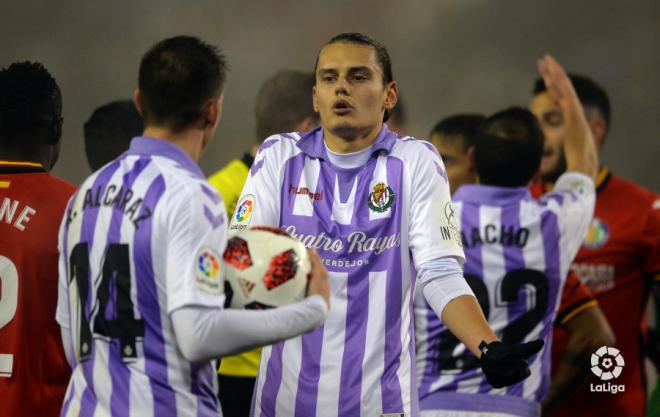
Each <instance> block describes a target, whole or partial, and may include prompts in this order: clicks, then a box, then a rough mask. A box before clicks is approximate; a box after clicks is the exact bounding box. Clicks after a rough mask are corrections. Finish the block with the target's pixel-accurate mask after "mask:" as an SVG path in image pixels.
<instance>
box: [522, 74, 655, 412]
mask: <svg viewBox="0 0 660 417" xmlns="http://www.w3.org/2000/svg"><path fill="white" fill-rule="evenodd" d="M571 80H572V82H573V85H574V86H575V90H576V92H577V95H578V97H579V99H580V101H581V102H582V104H583V106H584V108H585V113H586V116H587V121H588V123H589V127H590V129H591V132H592V134H593V137H594V140H595V141H596V142H595V143H596V147H597V149H598V150H599V151H601V150H602V149H603V146H604V144H605V139H606V137H607V133H608V130H609V127H610V124H611V109H610V102H609V99H608V97H607V93H606V92H605V90H604V89H603V88H602V87H601V86H599V85H598V84H596V83H595V82H594V81H593V80H591V79H589V78H587V77H584V76H571ZM531 110H532V112H533V113H534V114H535V115H536V117H537V118H538V120H539V123H540V124H541V128H542V129H543V133H544V135H545V137H546V148H545V150H544V157H543V160H542V163H541V180H540V181H538V182H537V183H536V184H535V192H536V193H540V192H542V191H543V190H547V189H551V188H552V186H553V184H554V183H555V181H556V178H557V175H559V174H560V173H561V172H563V171H564V165H565V157H564V155H562V153H561V152H560V150H561V144H562V142H564V141H565V140H566V139H565V136H566V134H565V129H566V120H565V119H564V117H563V115H562V114H561V112H559V111H558V109H557V105H556V104H555V103H554V101H553V100H552V99H551V98H550V94H549V93H548V91H547V89H546V88H545V87H544V86H543V83H540V82H538V81H537V82H536V83H535V85H534V95H533V98H532V102H531ZM596 189H597V198H596V209H595V214H594V219H593V221H592V223H591V225H590V226H589V229H588V232H587V235H586V238H585V239H584V244H583V245H582V248H581V249H580V251H579V252H578V254H577V256H576V258H575V262H574V263H573V265H572V268H573V270H574V271H575V272H576V273H577V274H578V275H579V276H580V278H581V279H582V281H583V282H584V283H585V284H586V285H587V286H588V287H589V288H590V289H591V291H592V292H593V293H594V295H595V296H596V299H597V300H598V303H599V305H600V306H601V308H602V309H603V312H604V313H605V316H606V317H607V320H608V321H609V323H610V325H611V326H612V329H613V330H614V335H615V338H616V343H617V348H618V349H619V350H620V353H621V355H622V356H623V358H624V361H625V367H624V368H623V369H622V372H621V374H620V376H619V377H618V378H616V379H614V380H612V381H609V382H610V383H611V384H616V385H624V386H625V391H622V392H617V393H616V394H611V393H602V392H591V390H592V385H593V386H597V385H601V384H603V383H606V381H602V380H601V379H600V378H598V377H596V376H595V375H592V376H591V378H590V379H589V380H588V382H589V384H587V385H585V386H583V387H582V388H580V390H579V392H578V393H577V395H576V396H575V397H574V398H573V399H572V400H571V401H569V402H568V403H566V405H565V406H564V407H562V408H561V410H559V411H558V412H557V413H555V414H554V415H557V416H569V415H570V416H573V415H581V416H601V415H605V414H607V415H621V416H643V415H644V409H645V402H646V401H645V398H646V395H645V387H644V373H643V369H642V356H641V349H642V344H641V343H642V340H643V338H644V328H645V318H644V311H645V306H646V304H647V301H648V297H649V289H650V288H651V283H652V281H653V277H655V280H657V279H658V276H659V275H660V252H659V251H660V210H659V207H660V202H659V200H658V197H657V195H656V194H654V193H653V192H651V191H649V190H646V189H644V188H642V187H640V186H639V185H637V184H635V183H633V182H631V181H629V180H626V179H624V178H621V177H619V176H616V175H613V174H612V173H611V172H610V171H609V169H608V168H607V167H605V166H601V167H600V171H599V172H598V176H597V179H596ZM555 340H556V342H557V343H555V345H554V346H553V348H554V350H555V351H556V352H557V354H558V355H559V354H561V353H562V352H563V351H564V349H565V347H564V346H565V343H564V340H563V338H562V336H561V334H556V337H555ZM583 366H591V365H590V363H585V364H584V365H583ZM594 389H596V388H594Z"/></svg>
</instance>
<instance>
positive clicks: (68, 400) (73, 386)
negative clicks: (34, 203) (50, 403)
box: [60, 252, 76, 417]
mask: <svg viewBox="0 0 660 417" xmlns="http://www.w3.org/2000/svg"><path fill="white" fill-rule="evenodd" d="M64 253H66V252H64ZM74 356H75V355H74ZM74 368H75V366H74ZM75 390H76V383H75V382H74V380H73V375H71V379H70V380H69V396H68V397H67V398H66V401H64V405H63V406H62V410H61V411H60V416H61V417H64V416H66V413H68V412H69V407H70V406H71V400H73V393H74V391H75Z"/></svg>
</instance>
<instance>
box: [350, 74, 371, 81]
mask: <svg viewBox="0 0 660 417" xmlns="http://www.w3.org/2000/svg"><path fill="white" fill-rule="evenodd" d="M353 79H354V80H355V81H366V80H368V79H369V77H367V76H366V75H365V74H361V73H357V74H354V75H353Z"/></svg>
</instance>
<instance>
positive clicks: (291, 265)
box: [223, 226, 311, 309]
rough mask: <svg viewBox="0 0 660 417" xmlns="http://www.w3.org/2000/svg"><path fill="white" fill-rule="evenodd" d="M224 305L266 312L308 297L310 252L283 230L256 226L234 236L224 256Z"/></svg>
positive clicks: (228, 243)
mask: <svg viewBox="0 0 660 417" xmlns="http://www.w3.org/2000/svg"><path fill="white" fill-rule="evenodd" d="M223 260H224V264H225V295H226V297H227V299H226V302H225V305H226V306H227V307H231V308H244V309H265V308H273V307H280V306H283V305H287V304H291V303H293V302H296V301H300V300H302V299H303V298H304V297H305V292H306V289H307V279H308V278H307V277H308V275H309V273H310V271H311V263H310V260H309V256H308V254H307V249H306V248H305V246H304V245H303V244H302V243H300V242H299V241H298V240H296V239H294V238H293V237H291V236H290V235H289V234H288V233H286V232H285V231H283V230H282V229H278V228H275V227H267V226H255V227H252V228H250V229H248V230H244V231H242V232H240V233H237V234H236V235H234V236H232V237H231V238H230V239H229V241H228V242H227V248H226V249H225V252H224V254H223Z"/></svg>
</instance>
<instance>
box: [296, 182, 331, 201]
mask: <svg viewBox="0 0 660 417" xmlns="http://www.w3.org/2000/svg"><path fill="white" fill-rule="evenodd" d="M289 192H290V193H291V194H299V195H306V196H309V198H310V199H311V200H316V201H321V200H323V191H321V192H319V193H315V192H313V191H310V190H309V188H307V187H299V188H296V187H295V186H293V185H291V186H289Z"/></svg>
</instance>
